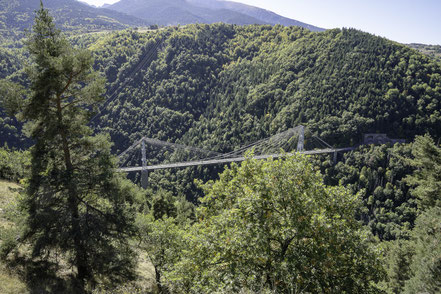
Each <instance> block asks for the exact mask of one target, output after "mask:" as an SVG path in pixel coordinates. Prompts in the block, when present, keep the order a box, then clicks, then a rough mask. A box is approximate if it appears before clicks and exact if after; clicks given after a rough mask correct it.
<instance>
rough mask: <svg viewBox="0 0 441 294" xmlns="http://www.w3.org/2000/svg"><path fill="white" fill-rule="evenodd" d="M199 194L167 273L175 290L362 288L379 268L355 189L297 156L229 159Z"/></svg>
mask: <svg viewBox="0 0 441 294" xmlns="http://www.w3.org/2000/svg"><path fill="white" fill-rule="evenodd" d="M203 188H204V190H205V193H206V196H205V197H204V198H203V199H202V200H201V205H200V207H199V208H198V215H197V217H198V219H199V222H197V223H196V224H195V225H194V226H193V228H192V230H191V232H190V233H187V234H186V238H187V241H188V245H187V248H188V249H187V250H185V251H184V252H183V255H182V259H181V261H180V262H179V263H178V264H177V265H176V267H175V270H174V271H172V272H171V273H170V272H169V273H168V278H169V279H170V280H171V281H173V282H172V283H171V284H172V285H171V288H173V289H174V290H175V291H177V292H182V293H213V292H215V291H218V292H219V291H220V292H227V293H230V292H238V291H240V290H241V289H248V290H252V291H256V292H257V293H261V291H263V290H264V289H267V290H272V291H275V292H276V293H305V292H307V293H331V292H332V293H337V292H338V293H367V292H368V291H370V290H372V289H371V282H372V281H376V280H377V279H379V277H380V275H381V273H382V270H381V266H380V263H379V259H378V256H377V254H376V252H375V249H374V248H373V247H371V243H370V234H369V233H368V232H367V231H366V230H364V229H363V228H362V227H361V225H360V224H359V223H358V222H357V221H356V220H355V218H354V214H355V210H356V208H357V207H358V205H359V200H358V198H357V196H355V195H353V194H350V193H349V192H348V190H346V189H344V188H343V187H341V186H339V187H329V186H326V185H324V184H323V179H322V176H321V175H320V173H319V172H317V171H316V170H315V169H314V168H313V166H312V165H311V164H310V163H309V162H308V159H307V158H305V157H302V156H293V157H289V158H286V159H280V160H268V161H258V160H247V161H245V162H244V163H243V164H242V165H241V166H238V165H235V164H233V165H232V167H231V168H230V169H227V170H226V171H225V172H223V173H222V174H221V176H220V179H219V180H218V181H216V182H208V183H207V184H205V185H203Z"/></svg>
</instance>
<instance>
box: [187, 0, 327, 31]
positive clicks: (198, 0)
mask: <svg viewBox="0 0 441 294" xmlns="http://www.w3.org/2000/svg"><path fill="white" fill-rule="evenodd" d="M187 2H189V3H192V4H194V5H197V6H201V7H206V8H211V9H228V10H232V11H235V12H239V13H242V14H245V15H248V16H251V17H254V18H256V19H258V20H260V21H263V22H266V23H268V24H281V25H284V26H300V27H304V28H307V29H310V30H311V31H314V32H318V31H323V30H324V29H322V28H319V27H316V26H313V25H310V24H307V23H304V22H300V21H297V20H294V19H290V18H287V17H283V16H280V15H278V14H276V13H274V12H271V11H268V10H266V9H262V8H258V7H254V6H250V5H246V4H242V3H237V2H233V1H219V0H187Z"/></svg>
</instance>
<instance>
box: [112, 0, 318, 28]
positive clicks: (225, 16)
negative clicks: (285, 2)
mask: <svg viewBox="0 0 441 294" xmlns="http://www.w3.org/2000/svg"><path fill="white" fill-rule="evenodd" d="M106 7H107V8H109V9H113V10H116V11H120V12H124V13H128V14H131V15H134V16H136V17H139V18H142V19H146V20H149V21H151V22H154V23H157V24H159V25H176V24H190V23H215V22H224V23H230V24H238V25H247V24H282V25H297V26H301V27H305V28H308V29H310V30H312V31H321V30H323V29H320V28H318V27H314V26H312V25H309V24H305V23H302V22H299V21H296V20H292V19H289V18H286V17H282V16H280V15H277V14H275V13H273V12H270V11H267V10H264V9H260V8H257V7H252V6H249V5H244V4H240V3H235V2H227V1H217V0H121V1H119V2H117V3H115V4H113V5H106Z"/></svg>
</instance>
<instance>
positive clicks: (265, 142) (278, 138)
mask: <svg viewBox="0 0 441 294" xmlns="http://www.w3.org/2000/svg"><path fill="white" fill-rule="evenodd" d="M299 129H300V126H299V127H295V128H291V129H288V130H286V131H284V132H282V133H279V134H276V135H274V136H271V137H269V138H264V139H261V140H258V141H256V142H253V143H251V144H248V145H245V146H241V147H240V148H239V149H236V150H233V151H231V152H228V153H224V154H221V155H219V156H214V157H210V158H206V160H215V159H221V158H232V157H235V156H239V155H243V154H244V153H245V152H246V151H249V150H253V148H254V152H255V155H258V154H260V153H259V152H262V151H263V150H262V151H260V149H263V148H264V147H262V148H261V146H267V147H268V146H269V147H274V146H273V145H271V144H275V143H272V142H279V143H280V142H281V141H282V139H283V138H284V137H286V136H290V137H292V136H293V135H294V134H295V133H297V132H298V130H299Z"/></svg>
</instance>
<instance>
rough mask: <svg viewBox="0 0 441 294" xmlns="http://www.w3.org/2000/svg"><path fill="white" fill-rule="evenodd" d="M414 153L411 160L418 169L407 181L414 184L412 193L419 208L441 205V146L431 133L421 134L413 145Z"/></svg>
mask: <svg viewBox="0 0 441 294" xmlns="http://www.w3.org/2000/svg"><path fill="white" fill-rule="evenodd" d="M412 155H413V156H414V159H412V160H410V162H411V164H412V165H413V166H415V167H416V168H417V170H416V171H415V172H414V173H413V174H412V175H410V176H408V177H407V181H408V183H409V184H410V185H412V186H414V189H413V191H412V194H413V195H414V196H415V197H416V198H417V199H418V206H419V208H420V209H421V210H425V209H427V208H431V207H434V206H437V207H441V147H439V146H437V145H436V144H435V143H434V141H433V139H432V138H431V137H430V136H429V135H425V136H419V137H416V139H415V142H414V143H413V145H412Z"/></svg>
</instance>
